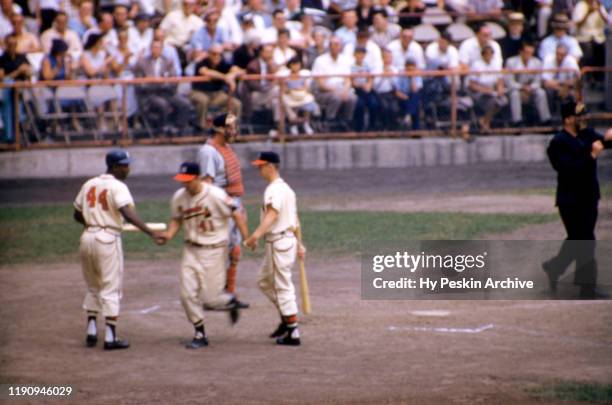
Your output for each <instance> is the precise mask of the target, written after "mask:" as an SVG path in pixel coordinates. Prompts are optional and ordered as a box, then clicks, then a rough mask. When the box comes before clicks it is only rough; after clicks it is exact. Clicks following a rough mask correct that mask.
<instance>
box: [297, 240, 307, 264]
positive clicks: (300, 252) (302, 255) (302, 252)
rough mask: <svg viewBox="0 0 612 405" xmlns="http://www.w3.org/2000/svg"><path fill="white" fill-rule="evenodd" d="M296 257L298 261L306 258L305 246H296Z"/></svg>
mask: <svg viewBox="0 0 612 405" xmlns="http://www.w3.org/2000/svg"><path fill="white" fill-rule="evenodd" d="M297 257H298V259H300V260H304V258H306V246H304V245H303V244H301V243H300V244H299V245H298V249H297Z"/></svg>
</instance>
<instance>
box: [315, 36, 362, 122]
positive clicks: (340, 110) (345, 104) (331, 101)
mask: <svg viewBox="0 0 612 405" xmlns="http://www.w3.org/2000/svg"><path fill="white" fill-rule="evenodd" d="M350 73H351V62H350V60H349V59H348V58H347V57H346V55H343V54H342V41H341V39H340V38H338V37H336V36H333V37H331V38H330V40H329V52H327V53H324V54H323V55H321V56H318V57H317V58H316V59H315V61H314V64H313V65H312V74H313V75H315V76H316V75H333V74H338V75H349V74H350ZM316 84H317V86H316V92H315V97H316V99H317V103H319V105H320V106H321V107H322V108H323V109H324V110H325V114H326V117H327V119H328V120H335V119H336V118H341V119H342V120H343V121H344V122H342V124H344V125H346V123H348V122H351V121H352V119H353V112H354V110H355V103H356V102H357V97H356V96H355V93H354V92H353V88H352V85H351V79H350V77H348V76H347V77H326V78H316Z"/></svg>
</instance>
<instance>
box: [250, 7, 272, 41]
mask: <svg viewBox="0 0 612 405" xmlns="http://www.w3.org/2000/svg"><path fill="white" fill-rule="evenodd" d="M243 19H246V20H249V21H251V22H252V23H253V27H254V28H255V30H257V31H258V32H259V35H262V36H263V35H264V31H265V30H266V28H268V27H271V26H272V16H271V15H270V14H269V13H268V12H266V10H265V7H264V3H263V1H262V0H247V1H246V7H245V10H244V14H243Z"/></svg>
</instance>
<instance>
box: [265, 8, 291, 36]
mask: <svg viewBox="0 0 612 405" xmlns="http://www.w3.org/2000/svg"><path fill="white" fill-rule="evenodd" d="M280 30H286V31H288V32H289V38H290V40H291V41H293V40H298V39H299V38H298V37H299V34H298V33H296V32H295V31H294V30H292V29H290V28H289V27H288V26H287V17H285V13H284V12H283V10H274V13H273V14H272V26H271V27H268V28H266V29H265V31H264V32H263V36H262V40H261V43H262V44H275V43H276V42H278V33H279V32H280Z"/></svg>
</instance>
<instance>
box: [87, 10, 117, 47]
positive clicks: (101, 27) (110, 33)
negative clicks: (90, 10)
mask: <svg viewBox="0 0 612 405" xmlns="http://www.w3.org/2000/svg"><path fill="white" fill-rule="evenodd" d="M113 23H114V21H113V15H112V14H110V13H102V14H100V23H99V24H98V26H97V27H94V28H91V29H89V30H87V32H86V33H85V35H83V43H87V39H88V38H89V36H90V35H91V34H94V33H96V34H100V35H102V37H103V39H102V41H103V43H104V48H105V49H106V52H107V53H109V54H111V55H113V54H114V53H115V50H116V49H117V47H118V46H119V39H118V38H117V31H115V30H114V29H113Z"/></svg>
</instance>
